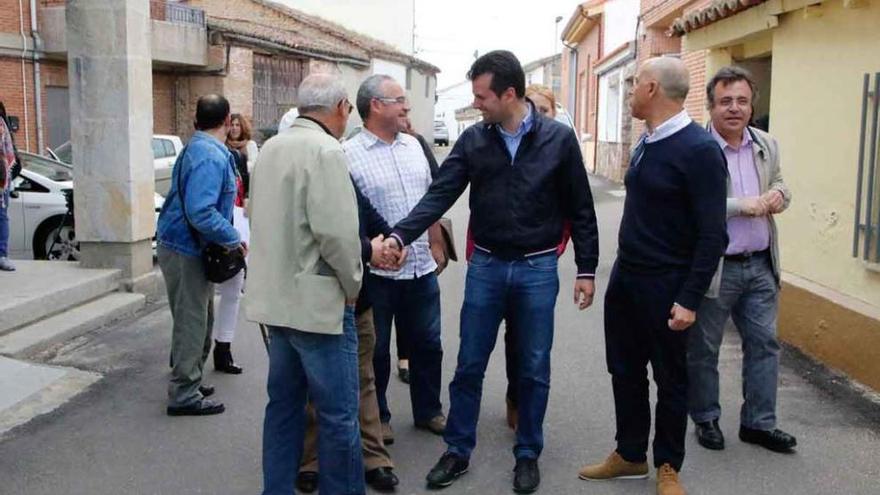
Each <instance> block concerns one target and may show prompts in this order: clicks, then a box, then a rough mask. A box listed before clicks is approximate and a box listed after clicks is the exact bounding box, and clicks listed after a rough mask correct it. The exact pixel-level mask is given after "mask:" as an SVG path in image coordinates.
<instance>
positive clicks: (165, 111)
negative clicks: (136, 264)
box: [153, 72, 177, 134]
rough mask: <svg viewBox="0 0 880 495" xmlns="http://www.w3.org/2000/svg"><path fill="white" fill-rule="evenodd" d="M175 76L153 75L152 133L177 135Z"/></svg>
mask: <svg viewBox="0 0 880 495" xmlns="http://www.w3.org/2000/svg"><path fill="white" fill-rule="evenodd" d="M176 84H177V76H175V75H174V74H162V73H156V72H154V73H153V133H154V134H177V111H176V109H175V104H176V101H177V94H176V88H175V87H176Z"/></svg>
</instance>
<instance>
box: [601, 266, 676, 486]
mask: <svg viewBox="0 0 880 495" xmlns="http://www.w3.org/2000/svg"><path fill="white" fill-rule="evenodd" d="M686 277H687V273H686V272H685V273H679V272H671V273H652V274H642V273H635V272H633V271H630V270H627V269H624V268H622V267H621V266H620V264H619V263H615V265H614V269H613V270H612V272H611V280H610V281H609V283H608V291H607V292H606V294H605V354H606V359H607V361H608V371H609V372H610V373H611V383H612V387H613V389H614V407H615V413H616V418H617V437H616V438H617V452H618V453H619V454H620V455H621V457H623V458H624V459H626V460H627V461H630V462H645V460H646V459H647V456H646V452H647V450H648V437H649V435H650V432H651V404H650V401H649V398H648V369H647V366H648V363H649V362H650V363H651V370H652V373H653V377H654V382H656V384H657V409H656V413H655V416H656V417H655V426H654V427H655V432H654V466H657V467H659V466H661V465H663V464H665V463H669V464H671V465H672V467H674V468H675V469H676V470H679V469H681V465H682V462H683V461H684V439H685V434H686V431H687V387H688V379H687V341H688V334H689V330H685V331H681V332H675V331H672V330H670V329H669V326H668V323H667V322H668V320H669V312H670V310H671V309H672V305H673V303H674V302H675V297H676V296H677V295H678V292H679V290H680V289H681V286H682V285H683V283H684V280H685V278H686Z"/></svg>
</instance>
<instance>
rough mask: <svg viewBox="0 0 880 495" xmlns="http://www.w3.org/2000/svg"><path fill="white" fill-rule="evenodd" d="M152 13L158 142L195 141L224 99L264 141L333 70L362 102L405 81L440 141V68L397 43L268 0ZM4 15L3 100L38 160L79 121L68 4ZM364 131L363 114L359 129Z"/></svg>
mask: <svg viewBox="0 0 880 495" xmlns="http://www.w3.org/2000/svg"><path fill="white" fill-rule="evenodd" d="M20 5H21V8H19V6H20ZM31 8H33V12H35V13H36V15H35V16H34V19H33V22H32V20H31ZM149 8H150V17H151V26H150V28H151V29H150V31H151V33H150V36H151V53H152V60H153V64H152V65H153V73H152V91H153V129H154V132H155V133H156V134H173V135H179V136H181V137H183V138H188V137H189V136H190V135H191V134H192V132H193V129H192V116H193V113H194V110H195V108H194V104H195V100H196V99H197V97H198V96H199V95H201V94H205V93H209V92H217V93H222V94H224V95H225V96H226V97H227V98H228V99H229V100H230V103H231V104H232V107H233V112H238V113H241V114H243V115H244V116H245V117H247V118H249V119H251V120H252V121H253V123H254V128H255V129H258V130H261V131H264V132H261V133H258V135H257V136H256V138H257V139H258V140H261V139H262V138H263V137H265V136H268V135H271V133H272V132H273V130H274V129H276V128H277V123H278V121H279V119H280V117H281V116H282V115H283V114H284V113H285V112H286V111H287V110H289V109H290V108H291V107H293V106H295V105H296V87H297V86H298V85H299V82H300V81H301V80H302V79H303V78H304V77H305V76H306V75H308V74H309V73H311V72H317V71H332V72H335V73H337V74H340V75H341V76H342V77H343V79H344V80H345V81H346V86H347V88H348V90H349V94H350V95H351V97H352V98H354V95H355V94H356V93H357V88H358V86H359V85H360V83H361V82H362V81H363V79H364V78H366V77H367V76H369V75H371V74H374V73H385V74H389V75H392V76H393V77H395V78H396V79H398V80H399V81H400V83H401V85H405V87H406V90H407V94H408V96H409V98H410V100H411V105H412V112H411V118H412V120H413V125H414V127H415V128H416V130H417V131H419V132H421V133H422V134H424V135H425V136H426V138H428V139H429V140H430V139H432V132H433V125H432V124H433V122H432V121H433V115H434V100H435V92H436V74H437V72H439V69H437V67H434V66H432V65H431V64H428V63H426V62H424V61H422V60H419V59H417V58H414V57H412V56H410V55H407V54H406V53H404V52H401V51H399V50H398V49H396V48H394V47H393V46H391V45H389V44H386V43H384V42H382V41H379V40H376V39H373V38H370V37H367V36H365V35H362V34H359V33H355V32H353V31H350V30H348V29H346V28H344V27H342V26H340V25H337V24H334V23H332V22H329V21H326V20H323V19H320V18H317V17H315V16H311V15H308V14H304V13H302V12H300V11H297V10H295V9H291V8H289V7H286V6H284V5H281V4H278V3H274V2H271V1H268V0H180V1H170V0H169V1H165V0H149ZM0 10H2V11H3V12H4V15H3V16H0V73H2V74H3V77H2V78H0V101H3V102H4V104H5V105H6V108H7V111H8V113H9V114H10V115H11V116H13V117H14V120H15V121H16V122H17V123H18V128H19V130H18V131H17V132H16V133H15V137H16V141H17V144H18V146H19V147H21V148H22V149H26V150H29V151H32V152H39V151H41V150H43V149H45V148H46V147H55V146H58V145H60V144H62V143H64V142H65V141H67V140H68V139H69V138H70V126H71V125H77V123H71V121H70V106H69V99H70V98H69V89H68V88H69V84H68V78H69V72H70V67H68V64H67V46H66V38H65V33H66V29H67V25H66V6H65V0H32V1H23V2H19V1H18V0H0ZM7 13H11V14H12V15H7ZM358 125H360V119H359V117H358V116H357V113H356V112H354V113H353V116H352V120H351V122H350V126H351V127H355V126H358Z"/></svg>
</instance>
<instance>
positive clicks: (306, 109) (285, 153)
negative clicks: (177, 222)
mask: <svg viewBox="0 0 880 495" xmlns="http://www.w3.org/2000/svg"><path fill="white" fill-rule="evenodd" d="M298 100H299V101H298V104H299V105H298V108H299V112H300V117H299V118H297V120H296V121H295V123H294V124H293V126H292V128H291V129H289V130H287V131H285V132H283V133H281V134H279V135H278V136H276V137H273V138H272V139H270V140H269V141H268V142H267V143H266V145H265V146H264V147H263V150H262V152H261V153H260V157H259V159H258V161H257V164H256V166H255V167H254V172H253V174H252V175H251V194H250V198H251V199H250V205H249V208H250V226H251V251H250V260H251V265H250V268H249V273H248V279H247V296H246V298H245V309H246V311H247V316H248V318H249V319H250V320H252V321H256V322H259V323H263V324H266V325H268V327H269V332H270V337H269V379H268V381H269V382H268V387H267V388H268V392H269V403H268V404H267V405H266V416H265V420H264V424H263V494H264V495H269V494H284V495H288V494H290V493H293V491H294V482H295V479H296V474H297V467H298V466H299V464H300V458H301V456H302V449H303V433H304V430H305V424H306V417H305V405H306V396H307V395H308V397H309V398H310V399H311V400H312V402H313V403H314V405H315V406H316V410H317V415H318V424H319V429H320V435H319V439H318V443H319V447H318V450H319V452H320V457H319V462H320V478H319V481H318V486H319V489H320V491H321V493H334V494H336V493H338V494H363V493H364V469H363V460H362V456H361V438H360V431H359V428H358V362H357V332H356V330H355V323H354V303H355V301H356V298H357V295H358V292H359V291H360V288H361V278H362V276H363V266H362V262H361V242H360V234H359V225H358V209H357V200H356V198H355V192H354V187H353V185H352V183H351V179H350V178H349V175H348V167H347V165H346V161H345V155H344V153H343V151H342V147H341V146H340V144H339V141H338V138H339V136H341V135H342V133H343V132H344V130H345V126H346V123H347V121H348V116H349V114H350V113H351V108H352V106H351V104H350V103H349V102H348V97H347V94H346V91H345V88H344V86H343V85H342V83H341V82H340V81H339V80H338V79H337V78H336V77H334V76H331V75H328V74H316V75H312V76H309V77H307V78H306V79H305V80H303V82H302V85H301V86H300V88H299V91H298Z"/></svg>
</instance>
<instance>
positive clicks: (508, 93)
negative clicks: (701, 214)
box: [390, 51, 599, 493]
mask: <svg viewBox="0 0 880 495" xmlns="http://www.w3.org/2000/svg"><path fill="white" fill-rule="evenodd" d="M468 78H469V79H470V80H471V81H472V83H473V93H474V108H477V109H478V110H480V111H481V112H482V114H483V122H481V123H479V124H476V125H474V126H471V127H470V128H468V129H467V130H465V131H464V133H462V135H461V137H459V139H458V141H457V142H456V143H455V147H454V148H453V149H452V152H451V153H450V154H449V157H448V158H447V159H446V161H445V162H444V163H443V166H442V167H441V168H440V174H439V176H438V177H437V179H436V180H434V182H433V184H432V185H431V187H430V189H429V190H428V192H427V194H425V196H424V197H423V198H422V199H421V201H420V202H419V203H418V204H417V205H416V207H415V208H414V209H413V210H412V211H411V212H410V214H409V215H408V216H407V217H406V218H405V219H403V220H401V221H400V222H399V223H398V224H397V225H396V226H395V227H394V230H393V232H392V234H391V240H390V242H392V243H395V247H401V246H405V245H407V244H409V243H410V242H411V241H412V240H413V239H416V238H417V237H418V236H419V235H421V233H422V232H424V231H425V229H427V228H428V227H429V226H431V225H432V224H433V223H434V222H436V221H437V219H439V218H440V216H441V215H442V214H443V213H444V212H445V211H446V210H448V209H449V208H450V207H451V206H452V205H453V203H455V200H456V199H457V198H458V197H459V196H460V195H461V193H462V192H463V191H464V190H465V188H466V187H467V186H468V184H470V186H471V192H470V208H471V230H472V232H473V237H474V241H475V244H476V250H475V252H474V254H473V257H472V258H471V260H470V262H469V266H468V272H467V282H466V287H465V294H464V304H463V306H462V309H461V328H460V334H461V345H460V347H459V353H458V366H457V368H456V370H455V378H454V379H453V380H452V383H451V384H450V385H449V398H450V409H449V419H448V421H447V423H446V431H445V433H444V436H443V438H444V440H445V442H446V444H447V450H446V453H444V454H443V456H442V457H441V458H440V460H439V462H437V464H436V465H435V466H434V468H433V469H432V470H431V472H430V473H429V474H428V477H427V480H428V485H429V486H431V487H445V486H449V485H450V484H452V483H453V482H454V481H455V479H456V478H457V477H458V476H461V475H462V474H464V472H465V471H466V470H467V468H468V463H469V458H470V455H471V452H472V451H473V449H474V446H475V445H476V441H477V420H478V416H479V409H480V396H481V394H482V386H483V375H484V373H485V371H486V365H487V364H488V361H489V355H490V354H491V353H492V349H493V348H494V346H495V339H496V337H497V334H498V325H499V323H500V322H501V319H502V317H503V318H505V319H506V320H507V321H508V322H510V323H511V324H513V325H515V326H516V327H517V328H519V329H522V334H521V338H520V339H519V340H520V341H519V343H518V349H517V351H518V356H519V359H518V361H519V363H520V364H519V366H520V370H519V375H520V379H519V383H518V387H519V397H520V401H519V404H518V412H519V426H518V429H517V432H516V446H515V447H514V455H515V456H516V468H515V471H514V482H513V486H514V489H515V490H516V491H518V492H521V493H529V492H532V491H534V490H535V489H536V488H537V487H538V484H539V482H540V475H539V471H538V463H537V460H538V456H539V455H540V454H541V449H542V448H543V442H544V439H543V421H544V413H545V411H546V408H547V398H548V395H549V391H550V349H551V347H552V342H553V316H554V309H555V306H556V296H557V294H558V292H559V277H558V274H557V254H556V247H557V245H558V244H559V239H561V238H562V226H563V221H564V220H566V219H568V220H571V224H572V228H571V233H572V236H571V237H572V240H573V241H574V250H575V263H576V264H577V281H576V283H575V289H574V300H575V303H576V304H578V305H579V307H580V309H586V308H587V307H588V306H589V305H590V304H591V302H592V298H593V291H594V284H593V277H594V274H595V271H596V264H597V262H598V258H599V242H598V238H599V236H598V230H597V227H596V215H595V212H594V210H593V198H592V195H591V193H590V185H589V183H588V181H587V174H586V171H585V169H584V162H583V158H582V157H581V152H580V148H579V146H578V142H577V138H576V137H575V135H574V133H572V132H571V129H569V128H568V127H566V126H565V125H564V124H560V123H558V122H556V121H554V120H551V119H547V118H545V117H544V116H543V115H541V114H540V113H539V112H537V111H536V110H535V106H534V104H532V103H531V102H530V101H529V100H527V99H526V98H525V75H524V73H523V69H522V66H520V63H519V61H518V60H517V59H516V57H515V56H514V55H513V54H512V53H510V52H507V51H494V52H490V53H487V54H486V55H483V56H482V57H480V58H479V59H477V60H476V61H475V62H474V64H473V66H471V70H470V72H469V73H468Z"/></svg>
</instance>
